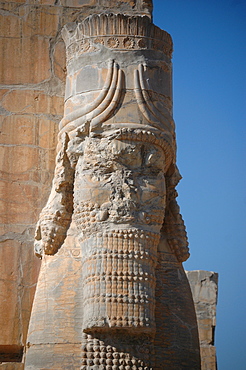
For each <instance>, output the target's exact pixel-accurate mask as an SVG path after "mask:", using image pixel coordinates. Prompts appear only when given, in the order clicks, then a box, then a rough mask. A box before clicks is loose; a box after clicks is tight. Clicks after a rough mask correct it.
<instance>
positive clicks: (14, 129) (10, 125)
mask: <svg viewBox="0 0 246 370" xmlns="http://www.w3.org/2000/svg"><path fill="white" fill-rule="evenodd" d="M0 127H1V128H0V130H1V133H0V141H1V144H9V145H25V144H30V145H31V144H32V145H35V144H36V143H35V118H34V117H33V116H32V115H27V114H26V115H25V114H16V115H11V116H5V117H4V118H3V120H2V123H1V126H0Z"/></svg>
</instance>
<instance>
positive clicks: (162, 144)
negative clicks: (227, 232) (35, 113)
mask: <svg viewBox="0 0 246 370" xmlns="http://www.w3.org/2000/svg"><path fill="white" fill-rule="evenodd" d="M118 3H119V4H120V3H121V6H122V7H123V5H122V2H118ZM63 4H64V3H63ZM71 4H72V3H71V2H70V5H71ZM146 4H147V3H146ZM148 4H150V2H148ZM148 4H147V5H148ZM100 5H101V6H102V7H103V6H104V3H103V4H102V3H101V4H100ZM107 5H108V4H107ZM125 5H126V9H128V10H129V8H128V7H127V5H129V2H125ZM138 5H139V6H141V5H143V3H142V2H140V3H138ZM147 5H146V6H147ZM97 11H100V8H99V10H97ZM62 34H63V38H64V41H65V44H66V54H67V73H68V77H67V88H66V95H65V99H66V104H65V112H64V117H63V119H62V120H61V122H60V124H59V133H58V146H57V151H58V153H57V157H56V167H55V173H54V178H53V183H52V189H51V192H50V196H49V198H48V201H47V203H46V206H45V207H44V208H43V210H42V212H41V214H40V217H39V220H38V223H37V227H36V232H35V242H34V248H35V253H36V255H37V256H38V257H40V258H42V265H41V271H40V275H39V279H38V284H37V290H36V295H35V299H34V303H33V308H32V315H31V319H30V326H29V334H28V339H27V340H28V346H27V354H26V362H25V368H26V369H33V368H49V369H56V368H62V367H64V364H66V363H69V361H71V356H72V358H73V367H74V368H75V369H78V368H81V365H82V369H83V370H84V369H94V368H99V365H100V364H101V365H102V366H101V367H102V369H108V367H109V366H110V368H111V366H112V368H113V369H115V370H116V369H120V370H121V369H122V370H131V369H135V368H140V369H141V368H145V369H149V370H150V369H155V370H161V369H163V364H165V366H168V368H169V369H170V370H172V369H173V370H174V369H178V368H179V366H180V363H181V364H182V366H184V367H186V368H189V369H190V370H192V369H194V370H195V369H196V370H198V369H199V368H200V355H199V343H198V332H197V326H196V317H195V310H194V305H193V301H192V297H191V291H190V288H189V284H188V280H187V278H186V275H185V273H184V270H183V267H182V262H183V261H185V260H186V259H187V258H188V257H189V252H188V246H187V238H186V232H185V226H184V223H183V220H182V217H181V215H180V213H179V207H178V205H177V202H176V196H177V193H176V190H175V186H176V185H177V183H178V181H179V180H180V175H179V172H178V169H177V167H176V164H175V151H176V143H175V135H174V130H175V126H174V122H173V119H172V115H171V109H170V108H169V107H170V104H169V105H167V104H166V102H167V101H169V102H171V99H172V97H171V89H170V85H171V51H172V41H171V37H170V36H169V35H168V34H167V33H166V32H165V31H161V30H160V29H158V28H157V27H155V26H154V25H153V24H152V23H151V20H150V18H149V17H140V16H138V17H131V16H129V15H126V14H111V15H108V14H101V15H100V16H99V15H98V14H94V15H92V16H91V17H89V18H87V19H85V20H83V21H82V22H81V23H79V24H77V23H74V24H68V25H67V26H65V28H64V29H63V32H62ZM58 55H59V50H58ZM157 80H158V81H159V82H160V81H161V82H162V83H157V82H156V81H157ZM4 104H5V105H4ZM3 105H4V107H5V109H6V107H7V104H6V97H5V100H4V101H3ZM22 105H23V106H25V111H26V110H27V109H28V108H26V107H27V105H26V103H24V104H23V103H22ZM18 109H19V108H18ZM44 131H45V129H44ZM46 153H47V152H46ZM46 162H47V161H46ZM164 215H165V218H164ZM71 223H72V226H71V227H70V224H71ZM67 235H68V238H67ZM177 302H181V304H180V305H177ZM167 307H169V309H167ZM181 323H182V324H181ZM191 327H192V328H193V329H192V331H191V330H190V328H191ZM140 338H141V347H140V345H139V344H140ZM78 343H79V344H80V345H81V347H80V346H78ZM71 348H72V354H71ZM88 351H89V352H90V354H88ZM43 353H45V356H43ZM153 354H154V355H153ZM99 357H100V358H101V362H100V360H99ZM123 357H124V358H127V359H128V363H129V366H128V364H127V363H125V360H123ZM121 364H122V366H121ZM107 365H109V366H107Z"/></svg>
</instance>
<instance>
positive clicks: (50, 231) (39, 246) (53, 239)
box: [34, 221, 66, 258]
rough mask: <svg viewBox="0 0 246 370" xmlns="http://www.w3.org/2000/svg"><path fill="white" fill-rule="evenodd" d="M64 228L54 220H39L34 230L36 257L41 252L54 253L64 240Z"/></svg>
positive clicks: (41, 254) (40, 255)
mask: <svg viewBox="0 0 246 370" xmlns="http://www.w3.org/2000/svg"><path fill="white" fill-rule="evenodd" d="M65 235H66V228H64V227H62V226H61V225H57V224H56V223H54V222H49V223H48V224H47V223H44V222H42V221H39V222H38V224H37V228H36V232H35V241H34V252H35V254H36V256H37V257H39V258H42V256H43V254H49V255H54V254H55V253H56V252H57V251H58V249H59V248H60V247H61V245H62V243H63V242H64V239H65Z"/></svg>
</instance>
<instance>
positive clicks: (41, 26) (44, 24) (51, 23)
mask: <svg viewBox="0 0 246 370" xmlns="http://www.w3.org/2000/svg"><path fill="white" fill-rule="evenodd" d="M47 5H48V4H47ZM19 15H20V17H23V18H24V21H23V27H22V35H23V37H33V36H35V35H39V36H56V33H57V30H58V27H59V15H60V9H59V7H52V6H49V7H39V8H38V9H37V7H34V6H32V5H28V6H25V7H22V8H21V9H20V11H19Z"/></svg>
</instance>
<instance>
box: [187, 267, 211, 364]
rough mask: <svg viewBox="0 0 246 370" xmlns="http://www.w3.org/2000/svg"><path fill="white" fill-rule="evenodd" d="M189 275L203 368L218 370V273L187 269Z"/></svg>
mask: <svg viewBox="0 0 246 370" xmlns="http://www.w3.org/2000/svg"><path fill="white" fill-rule="evenodd" d="M186 274H187V277H188V279H189V283H190V286H191V290H192V295H193V300H194V303H195V309H196V315H197V321H198V331H199V340H200V346H201V359H202V370H216V368H217V365H216V349H215V346H214V335H215V327H216V305H217V295H218V274H217V273H215V272H211V271H202V270H199V271H187V272H186Z"/></svg>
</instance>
